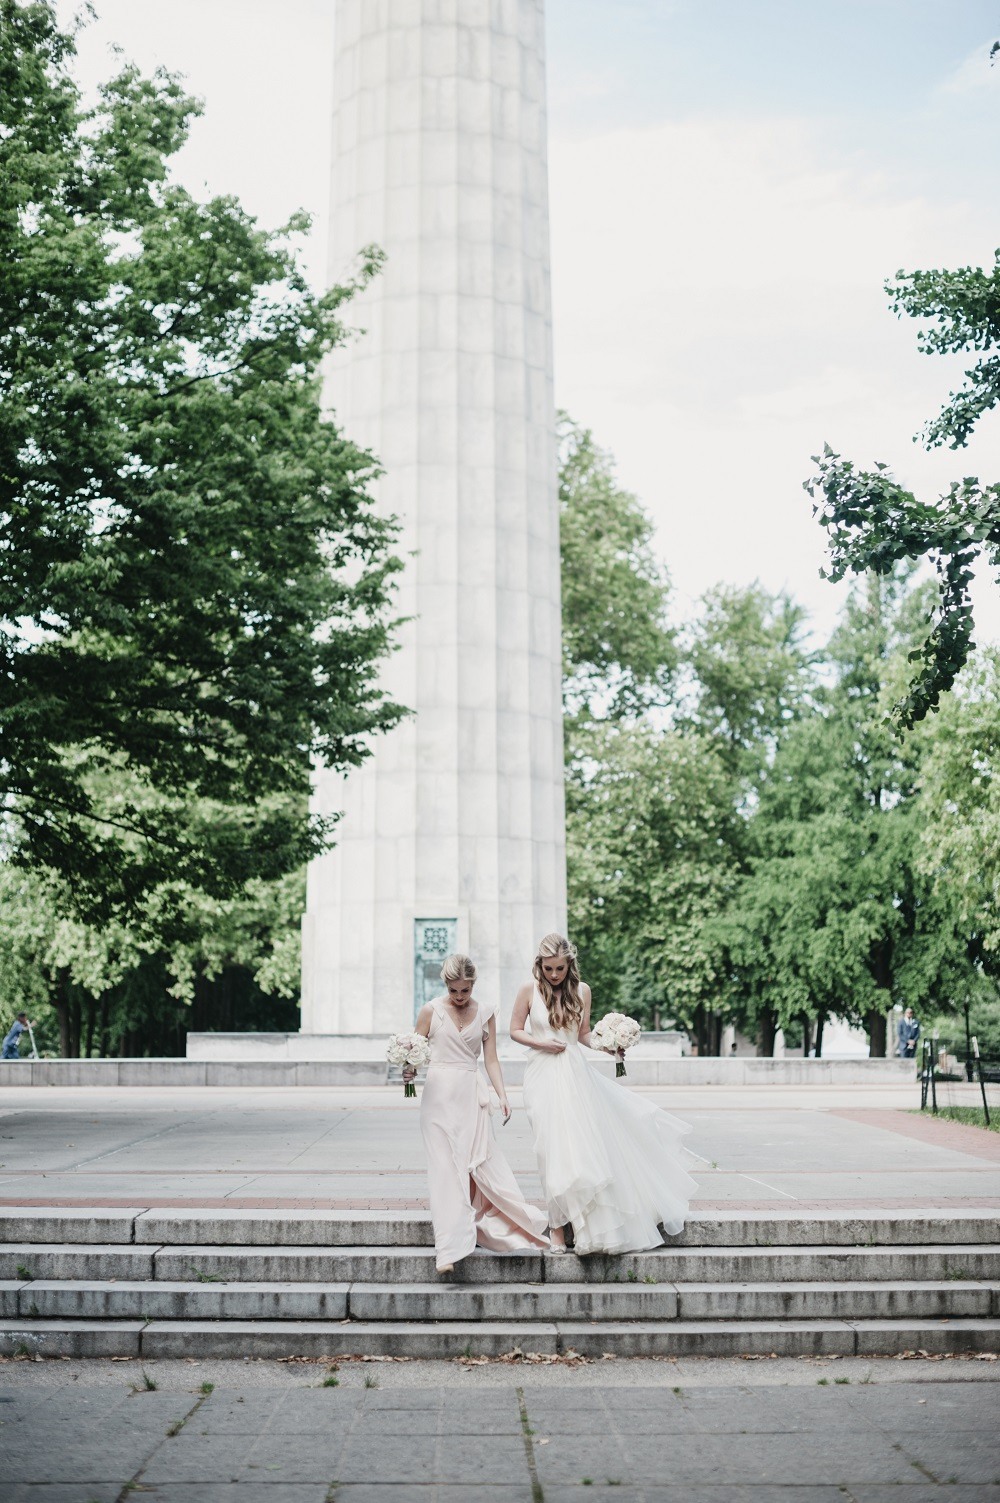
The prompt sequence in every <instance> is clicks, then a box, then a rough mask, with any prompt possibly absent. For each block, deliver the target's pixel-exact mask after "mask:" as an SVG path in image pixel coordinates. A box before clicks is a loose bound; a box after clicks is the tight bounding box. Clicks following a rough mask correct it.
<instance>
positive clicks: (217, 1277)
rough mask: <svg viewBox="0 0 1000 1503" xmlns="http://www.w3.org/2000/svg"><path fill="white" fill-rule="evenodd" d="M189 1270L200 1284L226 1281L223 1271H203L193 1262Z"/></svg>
mask: <svg viewBox="0 0 1000 1503" xmlns="http://www.w3.org/2000/svg"><path fill="white" fill-rule="evenodd" d="M188 1272H189V1273H190V1274H191V1275H192V1276H193V1277H194V1278H196V1279H197V1280H198V1283H199V1284H224V1283H225V1282H226V1281H225V1279H224V1278H223V1277H222V1274H221V1273H203V1272H202V1270H201V1269H200V1268H195V1266H194V1264H193V1263H189V1264H188Z"/></svg>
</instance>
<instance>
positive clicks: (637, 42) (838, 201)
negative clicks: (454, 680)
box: [61, 0, 1000, 639]
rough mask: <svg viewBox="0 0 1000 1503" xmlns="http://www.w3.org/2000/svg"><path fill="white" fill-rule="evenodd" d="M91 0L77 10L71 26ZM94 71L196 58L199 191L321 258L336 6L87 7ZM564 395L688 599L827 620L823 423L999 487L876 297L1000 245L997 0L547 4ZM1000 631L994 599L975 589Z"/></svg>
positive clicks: (924, 479)
mask: <svg viewBox="0 0 1000 1503" xmlns="http://www.w3.org/2000/svg"><path fill="white" fill-rule="evenodd" d="M75 9H76V6H75V4H74V3H72V0H69V3H63V4H62V5H61V13H62V15H63V16H64V17H66V18H68V17H69V16H70V15H72V13H73V12H74V10H75ZM97 9H98V11H99V16H100V18H99V20H98V21H97V22H96V23H94V24H92V25H90V26H89V27H88V29H87V30H86V32H85V33H84V35H83V37H82V38H81V42H80V73H81V76H82V77H83V79H84V80H85V81H86V82H88V83H90V82H93V81H94V80H95V79H97V78H98V77H100V76H102V75H103V74H106V73H107V72H108V70H109V69H110V67H111V66H112V59H111V57H110V54H109V49H110V47H111V45H112V44H114V43H118V44H119V45H120V46H121V47H122V48H123V49H124V52H125V54H126V55H127V56H128V57H130V58H132V59H134V60H135V61H136V62H137V63H139V64H140V66H142V67H143V68H146V69H149V68H152V67H155V66H158V65H162V66H165V67H168V68H170V69H173V70H177V71H180V72H182V73H184V74H185V75H186V77H187V82H188V85H189V87H190V88H191V90H192V91H193V92H194V93H197V94H199V95H201V96H202V97H203V98H204V100H205V106H206V108H205V115H204V117H203V118H202V119H201V120H200V121H199V122H198V124H197V126H196V128H195V131H194V133H193V136H192V139H191V141H190V143H189V144H188V146H187V147H186V148H185V150H184V153H183V155H182V157H181V158H180V161H179V172H180V175H181V177H182V178H183V180H184V181H185V183H186V184H187V185H188V186H189V187H190V188H191V189H192V190H193V191H196V192H204V191H205V189H206V188H207V189H209V190H211V191H221V192H227V193H235V194H237V195H238V196H239V197H240V198H241V199H242V200H243V202H244V203H245V205H246V206H247V208H248V209H249V210H250V211H251V212H253V213H255V214H257V215H258V216H259V217H260V219H261V220H262V221H263V222H265V223H267V224H273V225H277V224H279V223H280V222H282V221H283V220H284V219H285V218H287V216H288V215H289V214H290V213H291V212H292V211H293V210H294V209H296V208H299V207H304V208H306V209H308V210H310V211H311V212H312V214H313V215H314V217H315V222H316V229H315V235H314V249H313V250H312V251H311V252H310V264H311V266H312V267H313V268H314V270H315V273H316V275H317V276H319V275H321V273H322V268H323V265H324V254H323V243H324V237H325V224H326V201H325V200H326V188H327V180H328V137H329V120H330V112H331V102H332V101H331V52H332V13H333V0H97ZM547 12H548V55H549V116H550V190H551V200H552V249H553V261H552V271H553V295H554V308H555V349H556V394H557V399H558V401H559V403H560V405H561V406H563V407H566V408H567V409H568V410H569V411H570V412H571V413H572V414H573V416H574V417H576V418H577V419H578V420H579V421H581V422H583V423H586V424H587V425H588V426H590V427H591V428H593V430H594V432H595V434H596V436H597V438H598V440H599V441H600V442H601V443H602V444H603V445H605V446H606V447H607V448H609V449H611V450H612V451H613V452H614V454H615V456H616V458H617V461H618V469H619V474H620V477H621V479H622V481H623V483H625V484H626V485H628V486H629V487H630V488H631V489H632V490H634V491H635V492H636V493H637V494H638V495H639V496H640V497H641V499H642V501H643V502H644V504H645V505H646V507H647V508H648V510H649V512H650V513H651V515H652V517H653V519H654V521H655V523H656V528H657V542H658V547H659V551H660V552H661V553H662V555H663V557H664V559H665V560H666V562H667V564H668V566H669V569H670V572H671V575H672V577H673V580H674V583H675V587H676V591H677V604H678V609H679V612H680V613H681V614H683V613H684V612H685V611H686V610H687V609H688V607H689V604H690V601H691V600H693V599H694V598H695V597H696V596H697V595H698V594H699V593H700V592H701V591H702V590H704V589H705V588H706V587H707V586H709V585H710V584H712V583H714V582H715V581H717V580H730V581H740V582H743V581H749V580H752V579H755V578H756V579H760V580H761V581H762V582H763V583H764V584H766V585H767V586H768V587H769V588H771V589H778V588H781V587H787V588H788V589H790V590H791V591H792V593H793V594H794V595H795V596H796V597H797V598H798V599H799V600H800V601H802V603H803V604H804V605H805V606H806V607H807V608H808V609H809V610H810V612H811V613H812V616H813V620H814V623H815V626H816V629H817V631H819V632H821V633H825V632H826V631H827V630H828V628H829V626H830V625H831V624H832V620H833V616H834V613H835V611H836V608H837V604H838V602H839V599H840V598H841V594H840V591H838V590H836V589H834V588H833V587H831V586H830V585H829V584H826V583H825V582H824V581H823V580H821V579H820V577H819V569H820V567H821V565H822V563H823V559H824V546H823V545H824V539H823V534H822V532H821V530H820V529H819V528H818V527H817V526H816V524H815V522H814V520H813V518H812V515H811V510H810V502H809V499H808V497H807V496H806V495H805V493H804V492H803V491H802V489H801V482H802V480H803V479H804V478H805V476H806V475H807V474H808V472H809V470H810V456H811V455H812V454H814V453H816V452H817V451H818V449H819V448H821V447H822V444H823V443H824V442H829V443H830V444H831V445H832V446H833V447H834V448H836V449H838V450H839V451H841V452H843V453H845V454H849V455H851V456H852V457H854V458H856V459H857V460H859V461H860V462H862V463H864V464H869V463H870V462H871V461H873V460H875V459H883V460H885V461H887V462H889V463H890V464H891V465H892V466H893V467H894V468H895V470H896V472H897V474H898V475H899V477H900V478H901V479H903V480H905V482H906V483H907V484H908V485H911V486H912V487H914V488H915V489H917V490H918V492H919V493H920V494H922V495H924V496H928V497H929V496H932V495H934V494H936V493H937V492H938V490H939V489H944V488H945V486H946V485H947V483H948V481H949V480H950V479H951V478H953V477H955V476H959V475H969V474H978V475H980V476H981V477H982V478H984V479H988V480H995V479H997V478H998V477H1000V415H998V414H993V415H991V416H990V417H989V418H987V419H986V420H985V421H984V423H983V424H982V425H981V433H980V435H979V436H978V437H977V439H976V440H975V442H974V443H973V444H971V445H970V446H969V448H968V449H967V450H966V451H964V452H960V453H959V454H953V453H951V452H950V451H945V452H943V453H942V452H935V453H933V454H930V455H928V454H927V453H925V452H924V451H923V450H922V449H921V448H919V447H918V446H915V445H914V443H913V442H912V438H913V434H914V433H915V432H916V431H917V429H918V428H919V427H920V426H921V425H922V424H923V423H924V422H925V421H926V420H927V419H928V418H930V417H931V416H932V415H933V414H934V413H935V412H936V411H937V408H938V407H939V406H940V404H941V402H942V401H943V399H944V397H945V396H946V395H947V392H948V390H949V389H950V387H952V386H954V385H955V384H956V382H957V380H958V379H959V376H960V372H961V362H957V363H954V364H949V363H948V362H945V361H942V360H940V359H937V360H932V359H930V358H928V357H926V356H920V355H919V354H918V353H917V349H916V339H915V335H916V326H915V325H914V324H912V323H911V322H910V321H906V322H904V323H900V322H898V321H897V320H896V319H895V318H894V317H893V316H892V314H891V313H890V312H889V310H888V304H887V300H886V297H885V294H884V292H883V290H882V284H883V282H884V280H885V278H886V277H887V276H891V275H892V273H893V272H894V271H896V270H897V268H918V267H931V266H945V265H947V266H960V265H969V264H977V265H990V264H992V260H993V252H994V248H995V247H997V246H998V245H1000V66H997V67H994V68H992V69H991V68H990V66H989V62H988V53H989V46H990V43H991V42H992V41H993V40H994V38H995V37H997V36H998V35H1000V4H997V0H548V4H547ZM977 602H978V607H979V610H978V614H979V617H980V620H981V626H982V628H983V629H982V630H981V632H980V637H981V638H984V637H986V636H989V637H992V638H994V639H1000V588H998V586H997V584H996V583H995V581H992V580H985V579H984V580H983V581H981V582H980V587H979V590H978V592H977Z"/></svg>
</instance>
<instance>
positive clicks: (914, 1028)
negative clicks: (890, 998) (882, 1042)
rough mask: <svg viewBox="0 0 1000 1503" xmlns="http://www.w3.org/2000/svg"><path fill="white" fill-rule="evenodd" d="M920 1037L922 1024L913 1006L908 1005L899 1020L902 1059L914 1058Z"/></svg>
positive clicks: (900, 1055)
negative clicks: (914, 1012) (917, 1018)
mask: <svg viewBox="0 0 1000 1503" xmlns="http://www.w3.org/2000/svg"><path fill="white" fill-rule="evenodd" d="M919 1037H920V1024H919V1023H918V1022H917V1020H916V1018H915V1017H914V1016H913V1008H912V1007H908V1008H907V1009H906V1011H905V1012H904V1014H903V1016H902V1017H901V1018H900V1020H899V1057H900V1059H913V1057H914V1055H915V1054H916V1052H917V1039H918V1038H919Z"/></svg>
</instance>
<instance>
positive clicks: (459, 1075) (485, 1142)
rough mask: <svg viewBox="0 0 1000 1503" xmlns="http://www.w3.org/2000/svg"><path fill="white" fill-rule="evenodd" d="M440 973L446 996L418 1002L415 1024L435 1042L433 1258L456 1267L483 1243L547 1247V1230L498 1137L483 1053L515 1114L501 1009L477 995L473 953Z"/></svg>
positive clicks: (428, 1131) (430, 1076)
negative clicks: (503, 1063) (506, 1079)
mask: <svg viewBox="0 0 1000 1503" xmlns="http://www.w3.org/2000/svg"><path fill="white" fill-rule="evenodd" d="M441 980H442V981H443V982H444V983H445V985H446V987H447V988H448V992H447V996H443V997H436V998H435V999H434V1001H433V1002H428V1003H427V1004H426V1006H424V1007H422V1008H421V1009H420V1012H419V1013H418V1014H417V1023H416V1028H415V1030H414V1031H415V1032H416V1033H422V1034H423V1035H424V1037H425V1038H426V1039H427V1040H428V1041H429V1043H430V1049H431V1060H430V1064H429V1065H428V1067H427V1081H426V1084H425V1085H424V1091H423V1096H422V1098H421V1102H420V1131H421V1133H422V1134H423V1139H424V1148H425V1149H426V1152H427V1178H428V1181H429V1186H430V1205H431V1221H432V1222H433V1224H434V1249H435V1264H436V1267H437V1271H438V1273H452V1272H453V1271H454V1267H455V1264H456V1263H457V1262H458V1260H459V1259H460V1258H466V1257H468V1255H469V1253H471V1252H472V1250H473V1248H474V1247H475V1246H476V1244H477V1243H478V1244H479V1246H480V1247H488V1248H490V1249H491V1250H492V1251H493V1252H514V1251H519V1250H523V1249H525V1248H537V1247H541V1248H545V1247H548V1238H547V1237H546V1235H545V1217H544V1215H543V1214H542V1212H541V1211H538V1210H536V1209H535V1207H534V1206H530V1205H528V1203H527V1202H526V1201H525V1199H524V1197H523V1195H522V1194H521V1192H520V1190H519V1189H518V1187H517V1182H516V1181H515V1179H514V1176H513V1174H512V1173H511V1170H510V1166H509V1165H508V1163H507V1160H506V1159H505V1158H504V1156H503V1154H502V1153H501V1152H500V1150H499V1148H498V1147H497V1145H496V1143H495V1141H494V1138H493V1129H492V1125H491V1122H490V1095H489V1088H488V1086H487V1084H486V1082H485V1080H484V1079H483V1077H482V1075H481V1074H480V1073H479V1068H478V1065H479V1056H480V1053H482V1054H483V1056H484V1059H485V1064H486V1073H487V1074H488V1075H489V1077H490V1080H491V1081H492V1083H493V1088H494V1090H495V1091H496V1093H497V1095H498V1096H499V1098H500V1110H501V1111H502V1112H503V1120H504V1122H507V1121H509V1119H510V1106H509V1104H508V1101H507V1092H506V1090H505V1089H504V1083H503V1075H502V1074H501V1072H500V1061H499V1060H498V1059H497V1020H496V1014H495V1011H494V1009H493V1008H491V1007H486V1006H481V1005H480V1004H479V1003H478V1002H477V1001H476V999H475V997H474V996H473V987H474V985H475V981H476V967H475V965H474V964H473V962H472V961H471V960H470V959H469V957H468V956H467V955H449V956H448V958H447V960H446V961H445V963H444V965H443V966H442V968H441ZM413 1073H414V1072H413V1071H412V1070H404V1072H403V1078H404V1080H412V1078H413Z"/></svg>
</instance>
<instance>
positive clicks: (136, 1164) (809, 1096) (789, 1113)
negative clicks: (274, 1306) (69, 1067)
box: [0, 1066, 1000, 1210]
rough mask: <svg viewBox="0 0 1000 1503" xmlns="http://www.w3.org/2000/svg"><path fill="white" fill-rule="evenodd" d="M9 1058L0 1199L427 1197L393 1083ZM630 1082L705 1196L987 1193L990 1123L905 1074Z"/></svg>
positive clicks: (764, 1202) (974, 1202) (993, 1165)
mask: <svg viewBox="0 0 1000 1503" xmlns="http://www.w3.org/2000/svg"><path fill="white" fill-rule="evenodd" d="M8 1068H9V1069H10V1076H8V1075H7V1074H6V1072H5V1073H3V1074H0V1204H2V1205H35V1206H43V1205H61V1206H90V1205H95V1206H115V1205H119V1206H135V1207H141V1206H151V1205H157V1206H165V1207H169V1206H191V1207H202V1208H206V1209H208V1208H212V1207H216V1206H230V1207H234V1208H238V1207H243V1208H247V1209H268V1208H277V1209H281V1208H285V1209H308V1208H312V1207H319V1208H333V1209H344V1210H347V1209H365V1208H370V1209H384V1210H393V1209H399V1210H403V1209H413V1208H417V1207H422V1206H424V1205H425V1193H426V1181H425V1174H424V1161H423V1147H422V1143H421V1139H420V1125H419V1103H418V1102H414V1101H406V1100H404V1098H403V1094H402V1088H401V1087H400V1086H395V1087H388V1086H386V1087H381V1088H368V1089H365V1088H358V1087H331V1088H326V1089H308V1088H303V1087H299V1088H297V1089H291V1090H289V1089H266V1088H253V1089H238V1088H218V1089H210V1088H198V1087H194V1088H191V1087H175V1088H168V1087H165V1088H147V1087H119V1088H108V1089H105V1088H100V1087H97V1088H90V1089H88V1088H83V1087H79V1088H77V1087H68V1088H65V1087H19V1086H17V1085H16V1083H11V1084H8V1083H7V1082H8V1080H11V1081H16V1069H17V1067H16V1066H12V1067H8ZM643 1094H644V1095H648V1096H649V1097H650V1098H651V1099H652V1100H655V1101H657V1102H658V1103H659V1104H660V1105H662V1106H664V1107H666V1108H668V1109H669V1110H670V1111H672V1112H674V1113H676V1114H677V1115H678V1116H679V1117H681V1118H682V1119H683V1120H684V1121H686V1122H688V1123H690V1125H691V1129H692V1131H691V1134H690V1136H689V1137H688V1138H687V1139H686V1144H687V1146H688V1148H689V1149H690V1156H689V1158H688V1167H689V1168H690V1170H691V1173H692V1174H693V1176H694V1178H695V1180H696V1181H697V1184H698V1196H697V1200H696V1202H695V1204H696V1205H697V1206H698V1208H700V1209H702V1210H711V1209H716V1208H718V1209H730V1210H739V1209H746V1210H752V1209H760V1208H762V1207H764V1206H770V1207H773V1208H778V1207H782V1206H783V1207H785V1208H786V1209H789V1210H792V1209H802V1210H806V1209H816V1208H826V1209H830V1208H835V1207H836V1206H838V1205H843V1206H844V1207H845V1208H849V1207H853V1208H855V1209H879V1208H884V1209H886V1210H893V1209H906V1208H927V1207H939V1208H951V1207H954V1208H955V1209H956V1210H958V1209H960V1208H961V1207H962V1206H968V1207H970V1208H972V1207H975V1208H980V1209H983V1208H985V1209H990V1208H992V1207H1000V1134H995V1133H988V1132H984V1131H982V1130H981V1129H977V1128H974V1127H967V1126H963V1125H959V1124H957V1123H952V1122H948V1121H945V1120H943V1119H938V1120H933V1119H931V1118H929V1117H927V1116H920V1115H917V1114H915V1113H914V1112H913V1111H912V1108H914V1107H916V1106H917V1105H918V1104H919V1095H918V1088H917V1086H916V1085H915V1084H913V1083H910V1084H903V1085H895V1084H886V1085H881V1086H874V1087H869V1086H843V1087H837V1086H818V1087H811V1088H809V1089H806V1088H804V1087H801V1086H773V1087H772V1086H753V1087H746V1088H743V1089H741V1090H731V1089H726V1088H724V1087H717V1086H700V1087H691V1088H685V1089H678V1088H675V1089H670V1090H661V1089H652V1088H650V1089H645V1090H643ZM970 1099H971V1098H970ZM511 1100H512V1103H513V1106H514V1116H513V1119H512V1121H511V1122H510V1123H509V1124H508V1126H506V1127H499V1126H498V1127H497V1132H498V1135H499V1139H500V1142H501V1144H502V1146H503V1149H504V1151H505V1153H506V1154H507V1156H508V1157H509V1159H510V1162H511V1165H512V1167H513V1168H514V1170H515V1173H516V1174H517V1176H518V1178H519V1180H520V1182H521V1184H522V1185H523V1187H524V1189H525V1192H526V1193H527V1195H528V1196H529V1197H530V1198H534V1199H540V1198H541V1186H540V1184H539V1182H538V1176H537V1172H536V1169H535V1162H534V1154H533V1152H532V1147H531V1139H530V1134H529V1131H528V1125H527V1121H526V1118H525V1114H524V1111H523V1109H522V1106H521V1100H520V1092H519V1091H517V1090H514V1091H512V1092H511Z"/></svg>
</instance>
